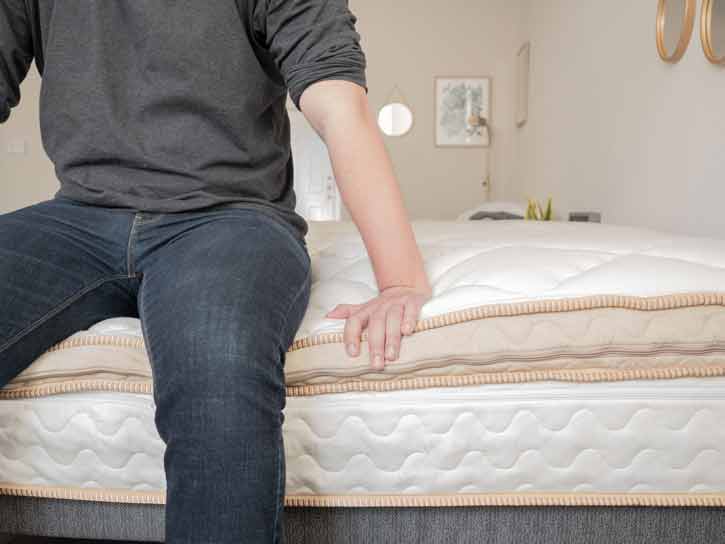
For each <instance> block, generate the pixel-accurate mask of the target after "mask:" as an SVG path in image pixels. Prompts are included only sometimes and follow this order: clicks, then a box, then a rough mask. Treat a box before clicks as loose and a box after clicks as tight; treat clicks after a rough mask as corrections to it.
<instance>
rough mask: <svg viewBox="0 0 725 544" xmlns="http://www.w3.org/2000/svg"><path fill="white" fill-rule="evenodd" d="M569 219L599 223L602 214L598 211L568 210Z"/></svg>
mask: <svg viewBox="0 0 725 544" xmlns="http://www.w3.org/2000/svg"><path fill="white" fill-rule="evenodd" d="M569 221H579V222H582V223H601V222H602V214H601V213H599V212H569Z"/></svg>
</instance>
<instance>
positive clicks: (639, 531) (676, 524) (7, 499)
mask: <svg viewBox="0 0 725 544" xmlns="http://www.w3.org/2000/svg"><path fill="white" fill-rule="evenodd" d="M163 512H164V511H163V505H148V504H119V503H104V502H93V501H74V500H67V499H43V498H35V497H13V496H7V495H3V496H0V533H4V534H5V537H6V538H7V536H8V535H37V536H45V537H67V538H77V539H106V540H117V541H137V542H163V534H164V521H163ZM285 520H286V537H287V539H286V542H287V543H288V544H307V543H310V544H312V543H314V544H332V543H335V544H340V543H350V544H358V543H360V544H362V543H365V544H369V543H377V542H381V543H394V544H413V543H415V544H421V543H426V542H444V543H449V542H450V543H456V544H457V543H461V544H467V543H483V542H485V543H486V544H517V543H526V544H536V543H542V544H543V543H547V544H549V543H556V544H559V543H561V544H566V543H580V542H581V543H586V544H605V543H606V544H610V543H622V544H625V543H626V544H655V543H656V544H675V543H676V544H685V543H686V544H710V543H723V542H725V508H702V507H656V508H655V507H624V506H616V507H586V506H584V507H578V506H561V507H551V506H544V507H537V506H526V507H505V506H493V507H459V508H288V509H287V510H286V512H285ZM3 541H4V539H3V536H2V534H0V542H3Z"/></svg>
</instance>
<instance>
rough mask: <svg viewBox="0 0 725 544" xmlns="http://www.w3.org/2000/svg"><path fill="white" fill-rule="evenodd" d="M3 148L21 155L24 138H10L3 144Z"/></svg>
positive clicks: (23, 149)
mask: <svg viewBox="0 0 725 544" xmlns="http://www.w3.org/2000/svg"><path fill="white" fill-rule="evenodd" d="M5 150H6V151H7V152H8V153H15V154H19V155H22V154H24V153H25V140H18V139H11V140H8V143H7V144H6V146H5Z"/></svg>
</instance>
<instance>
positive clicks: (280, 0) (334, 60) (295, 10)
mask: <svg viewBox="0 0 725 544" xmlns="http://www.w3.org/2000/svg"><path fill="white" fill-rule="evenodd" d="M255 21H256V24H257V25H258V29H259V30H260V31H261V34H262V35H263V36H264V40H265V42H266V47H267V49H268V50H269V52H270V53H271V55H272V57H273V58H274V60H275V62H276V64H277V67H278V68H279V71H280V73H281V75H282V77H283V78H284V80H285V84H286V85H287V89H288V90H289V94H290V98H291V99H292V101H293V102H294V104H295V106H296V107H297V109H300V104H299V100H300V97H301V96H302V93H303V92H304V90H305V89H306V88H307V87H308V86H310V85H312V84H313V83H315V82H318V81H322V80H325V79H338V80H340V79H341V80H347V81H351V82H353V83H357V84H358V85H360V86H361V87H363V89H365V92H367V90H368V88H367V80H366V74H365V68H366V59H365V54H364V52H363V50H362V48H361V46H360V34H359V33H358V32H357V30H356V28H355V23H356V22H357V18H356V17H355V15H353V13H352V12H351V11H350V9H349V7H348V1H347V0H258V2H257V11H256V13H255Z"/></svg>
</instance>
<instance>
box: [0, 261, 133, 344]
mask: <svg viewBox="0 0 725 544" xmlns="http://www.w3.org/2000/svg"><path fill="white" fill-rule="evenodd" d="M119 279H121V280H124V279H128V277H127V276H126V275H125V274H116V275H115V276H111V277H108V278H100V279H98V280H96V281H94V282H93V283H91V284H90V285H88V286H86V287H84V288H83V289H81V290H80V291H77V292H76V293H75V294H73V295H71V296H70V297H69V298H67V299H66V300H65V301H63V302H61V303H60V304H59V305H58V306H56V307H55V308H53V309H52V310H50V311H49V312H47V313H46V314H45V315H43V316H41V317H40V318H38V319H37V320H35V321H34V322H33V323H31V324H30V325H28V326H27V327H25V328H24V329H23V330H21V331H19V332H18V333H16V334H14V335H13V336H12V337H10V339H9V340H7V341H6V342H5V343H4V344H3V345H2V346H0V353H2V352H3V351H5V349H6V348H8V347H9V346H10V345H11V344H14V343H15V342H17V341H18V340H20V338H22V337H23V336H25V335H26V334H28V333H30V332H32V331H34V330H35V329H37V328H38V327H39V326H40V325H42V324H43V323H45V322H46V321H47V320H48V319H50V318H51V317H53V316H54V315H55V314H57V313H59V312H60V311H61V310H64V309H65V308H67V307H68V306H70V305H71V304H72V303H74V302H75V301H76V300H78V299H79V298H80V297H82V296H83V295H85V294H86V293H89V292H90V291H92V290H94V289H95V288H97V287H100V286H101V285H102V284H104V283H106V282H108V281H114V280H119Z"/></svg>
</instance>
